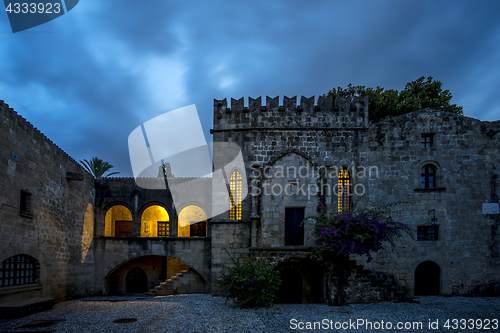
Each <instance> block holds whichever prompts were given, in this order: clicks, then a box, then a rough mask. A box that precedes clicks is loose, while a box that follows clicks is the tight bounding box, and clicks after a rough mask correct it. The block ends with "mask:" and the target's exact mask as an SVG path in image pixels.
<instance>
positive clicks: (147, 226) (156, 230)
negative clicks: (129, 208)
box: [141, 205, 170, 237]
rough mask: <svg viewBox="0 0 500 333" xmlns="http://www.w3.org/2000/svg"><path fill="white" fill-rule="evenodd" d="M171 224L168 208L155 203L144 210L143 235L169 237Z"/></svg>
mask: <svg viewBox="0 0 500 333" xmlns="http://www.w3.org/2000/svg"><path fill="white" fill-rule="evenodd" d="M169 236H170V226H169V217H168V213H167V210H166V209H165V208H163V207H161V206H158V205H153V206H149V207H148V208H146V209H145V210H144V212H143V213H142V216H141V237H169Z"/></svg>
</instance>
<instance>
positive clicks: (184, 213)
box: [177, 205, 207, 237]
mask: <svg viewBox="0 0 500 333" xmlns="http://www.w3.org/2000/svg"><path fill="white" fill-rule="evenodd" d="M177 236H179V237H206V236H207V215H206V214H205V211H204V210H203V209H201V208H200V207H198V206H195V205H189V206H187V207H184V208H183V209H182V210H181V212H180V213H179V225H178V228H177Z"/></svg>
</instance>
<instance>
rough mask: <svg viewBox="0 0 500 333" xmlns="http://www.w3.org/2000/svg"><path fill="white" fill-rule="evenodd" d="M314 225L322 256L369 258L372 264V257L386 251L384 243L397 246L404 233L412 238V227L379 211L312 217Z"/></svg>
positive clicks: (316, 246) (316, 243)
mask: <svg viewBox="0 0 500 333" xmlns="http://www.w3.org/2000/svg"><path fill="white" fill-rule="evenodd" d="M307 220H308V221H311V220H312V221H315V223H314V224H313V228H312V229H313V232H312V235H313V239H314V244H315V248H316V250H317V251H319V252H327V251H329V252H331V253H332V254H335V255H346V256H348V255H350V254H357V255H366V256H367V257H368V262H370V261H371V260H372V259H373V257H372V253H374V252H377V251H378V250H380V249H382V248H383V242H389V243H390V244H391V245H392V246H394V240H395V239H396V238H398V237H400V236H401V235H402V234H403V233H408V234H410V227H409V226H408V225H406V224H404V223H402V222H398V221H395V220H394V219H393V218H392V216H385V215H384V214H383V213H381V212H378V211H376V210H365V211H361V212H359V213H350V212H344V213H340V214H338V213H329V214H328V213H325V214H320V215H316V216H312V217H309V218H308V219H307Z"/></svg>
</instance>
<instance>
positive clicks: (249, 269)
mask: <svg viewBox="0 0 500 333" xmlns="http://www.w3.org/2000/svg"><path fill="white" fill-rule="evenodd" d="M231 259H233V258H232V257H231ZM265 259H266V258H265V257H260V258H258V259H255V258H250V257H248V256H244V257H241V258H237V259H236V260H235V259H233V262H234V264H235V266H234V267H226V269H227V273H225V274H224V275H223V276H222V277H221V278H219V279H217V280H215V285H216V286H217V288H218V291H219V293H220V294H221V295H222V296H223V297H225V298H226V300H232V301H234V302H235V303H236V305H237V306H238V307H240V308H258V307H270V306H272V305H273V301H274V299H275V298H276V292H277V291H278V288H279V286H280V284H281V279H280V273H279V272H278V271H276V270H274V268H275V266H273V265H266V263H265ZM240 261H243V262H244V263H241V262H240Z"/></svg>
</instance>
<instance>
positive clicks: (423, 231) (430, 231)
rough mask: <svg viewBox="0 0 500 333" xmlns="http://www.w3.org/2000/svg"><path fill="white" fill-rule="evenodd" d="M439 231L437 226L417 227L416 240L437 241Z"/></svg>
mask: <svg viewBox="0 0 500 333" xmlns="http://www.w3.org/2000/svg"><path fill="white" fill-rule="evenodd" d="M438 234H439V229H438V226H436V225H432V226H421V227H417V240H419V241H425V240H438V236H439V235H438Z"/></svg>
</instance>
